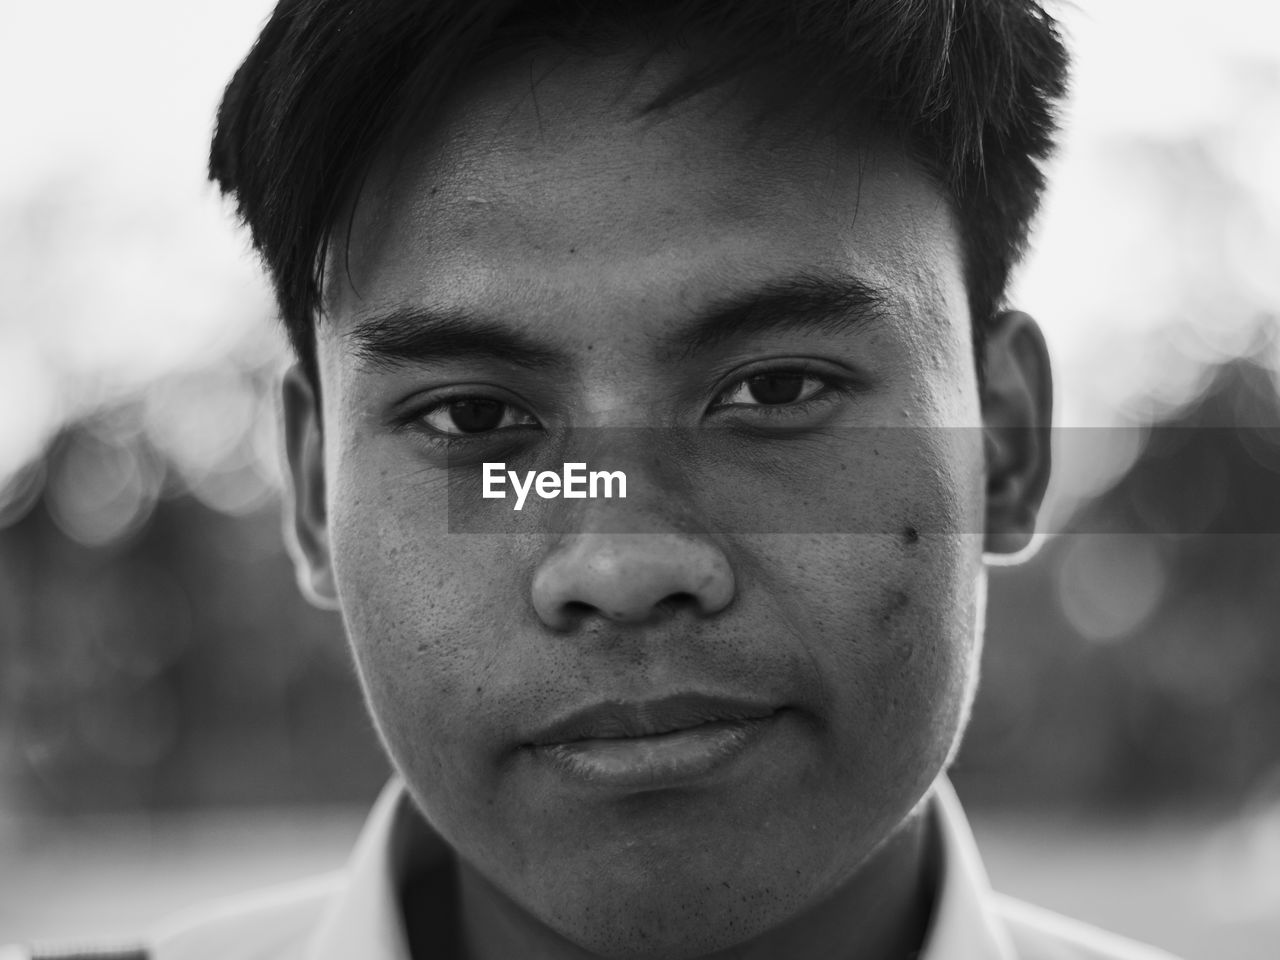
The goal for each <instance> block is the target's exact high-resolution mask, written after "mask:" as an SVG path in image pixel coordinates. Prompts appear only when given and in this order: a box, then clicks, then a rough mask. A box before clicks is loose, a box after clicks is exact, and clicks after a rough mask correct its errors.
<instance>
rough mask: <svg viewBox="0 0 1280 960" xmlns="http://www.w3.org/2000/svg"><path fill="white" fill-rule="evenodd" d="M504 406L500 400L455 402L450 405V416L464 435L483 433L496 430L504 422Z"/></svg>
mask: <svg viewBox="0 0 1280 960" xmlns="http://www.w3.org/2000/svg"><path fill="white" fill-rule="evenodd" d="M503 406H505V404H503V403H502V402H501V401H499V400H484V399H476V400H455V401H454V402H453V403H451V404H449V416H450V417H452V418H453V425H454V426H455V427H457V428H458V429H459V430H461V431H462V432H463V433H482V432H483V431H485V430H494V429H496V428H497V426H498V424H500V423H501V422H502V408H503Z"/></svg>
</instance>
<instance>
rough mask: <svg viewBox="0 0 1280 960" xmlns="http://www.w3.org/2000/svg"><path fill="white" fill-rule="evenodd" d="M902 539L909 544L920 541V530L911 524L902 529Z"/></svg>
mask: <svg viewBox="0 0 1280 960" xmlns="http://www.w3.org/2000/svg"><path fill="white" fill-rule="evenodd" d="M902 540H903V542H904V543H907V544H914V543H919V542H920V531H919V530H917V529H916V528H915V527H910V526H909V527H906V528H905V529H904V530H903V531H902Z"/></svg>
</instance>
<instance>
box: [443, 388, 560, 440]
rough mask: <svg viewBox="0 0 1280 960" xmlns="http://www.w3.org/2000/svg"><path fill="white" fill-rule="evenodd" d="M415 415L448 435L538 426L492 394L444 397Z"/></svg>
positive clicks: (515, 408)
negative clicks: (486, 395)
mask: <svg viewBox="0 0 1280 960" xmlns="http://www.w3.org/2000/svg"><path fill="white" fill-rule="evenodd" d="M418 419H419V420H420V421H421V422H422V423H423V424H425V425H426V426H427V427H429V428H430V429H431V430H433V431H435V432H436V433H439V434H444V435H445V436H450V437H459V436H467V435H472V434H478V433H490V432H492V431H494V430H505V429H508V428H511V427H536V426H538V421H537V420H535V419H534V418H533V415H532V414H530V413H528V412H527V411H525V410H522V409H521V408H520V407H517V406H515V405H514V404H511V403H504V402H503V401H501V400H495V399H493V398H492V397H458V398H455V399H450V400H444V401H441V402H440V403H437V404H434V405H433V406H430V407H428V408H427V409H426V410H424V411H423V412H422V413H420V414H419V415H418Z"/></svg>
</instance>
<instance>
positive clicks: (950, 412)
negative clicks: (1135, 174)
mask: <svg viewBox="0 0 1280 960" xmlns="http://www.w3.org/2000/svg"><path fill="white" fill-rule="evenodd" d="M665 69H666V68H664V67H663V66H661V65H656V66H653V67H651V68H649V70H648V72H647V73H645V74H644V75H642V76H641V77H640V78H639V79H637V78H636V77H635V76H634V75H633V74H632V73H631V72H629V69H628V68H627V66H626V64H625V62H624V61H623V60H621V59H619V60H616V61H614V60H592V61H583V62H567V63H564V64H561V65H560V66H559V67H558V68H557V69H556V70H554V71H551V72H549V73H548V74H547V75H545V76H541V71H540V70H539V69H538V68H535V72H537V73H539V79H538V81H537V82H536V84H535V85H533V86H532V87H531V80H530V77H531V72H530V67H529V65H528V64H527V63H526V64H524V65H522V66H521V67H519V68H513V69H509V70H503V71H495V72H493V73H492V74H490V75H488V76H487V77H486V78H484V79H483V81H477V82H476V83H474V84H472V85H471V86H470V87H469V88H467V89H466V90H465V91H463V93H462V94H460V95H459V96H458V97H457V98H456V99H455V101H454V102H453V104H452V107H451V110H450V112H449V113H448V114H447V115H446V116H445V118H444V119H443V121H441V122H439V123H437V124H435V125H434V126H433V129H432V131H431V133H430V135H429V136H424V137H423V138H422V139H420V140H419V141H418V142H417V143H416V145H414V146H413V147H412V148H410V149H408V150H407V151H406V152H404V153H403V154H402V155H400V156H398V157H396V158H394V160H388V161H387V162H385V163H383V164H382V166H381V167H380V168H379V170H378V171H377V172H376V173H375V176H374V178H373V179H372V180H371V182H370V186H369V187H368V189H367V190H366V193H365V195H364V199H363V200H362V202H361V204H360V206H359V208H358V209H357V213H356V216H355V219H354V226H353V229H352V232H351V235H350V237H349V238H345V239H347V240H349V262H344V259H343V257H341V256H337V257H335V258H334V259H333V261H332V264H333V265H332V266H331V269H330V271H329V274H330V278H331V288H330V290H329V312H328V314H327V315H326V317H325V319H324V320H323V321H322V322H321V323H320V325H319V327H318V330H317V336H318V359H319V366H320V370H321V383H322V393H323V401H322V406H323V411H322V417H323V430H322V431H321V430H320V429H319V427H318V425H317V423H316V421H315V418H314V416H313V415H312V414H311V413H310V412H309V411H308V408H307V405H306V403H305V402H304V400H302V399H299V398H300V397H302V388H301V387H300V386H299V381H298V380H297V379H296V378H295V380H294V384H293V387H292V388H291V389H292V391H293V393H292V399H291V400H287V402H288V403H289V405H290V408H289V411H288V429H289V432H290V447H291V456H292V459H293V472H294V479H295V484H296V485H297V487H298V500H299V507H298V514H299V516H298V522H299V529H300V539H301V540H302V542H303V549H304V552H305V554H306V562H307V565H308V569H309V575H310V577H311V580H312V583H313V585H314V588H315V589H316V591H317V592H319V593H320V594H322V595H323V594H331V595H333V596H334V598H335V600H336V602H337V603H338V604H339V605H340V607H341V610H342V613H343V616H344V618H345V621H346V626H347V630H348V632H349V635H350V640H351V643H352V646H353V649H354V652H355V657H356V660H357V663H358V667H359V672H360V676H361V678H362V681H363V684H364V688H365V690H366V693H367V696H368V701H369V704H370V708H371V710H372V713H373V715H374V717H375V720H376V723H377V726H378V729H379V731H380V732H381V735H382V737H383V739H384V741H385V743H386V746H387V748H388V750H389V752H390V754H391V757H392V759H393V761H394V764H395V766H396V768H397V769H398V770H399V771H400V772H401V774H402V775H403V776H404V778H405V780H406V781H407V784H408V786H409V789H410V791H411V793H412V795H413V796H414V798H415V799H416V800H417V802H418V803H419V805H420V807H421V808H422V809H423V810H424V811H425V813H426V814H427V816H428V817H429V819H430V820H431V822H432V823H433V824H434V826H435V827H436V828H437V829H438V830H439V831H440V833H441V834H442V835H443V836H444V837H445V838H446V839H447V840H448V842H449V843H450V844H451V845H452V846H453V847H454V848H455V849H456V850H457V851H458V853H459V854H460V856H461V858H462V859H463V861H464V862H466V863H467V864H469V865H470V866H471V867H472V868H474V869H475V870H476V871H477V872H478V873H479V874H480V875H482V876H483V877H485V878H486V879H487V881H488V882H490V883H491V884H492V885H493V886H494V887H496V889H498V890H500V891H501V892H502V893H504V894H505V895H506V896H507V897H509V898H510V900H511V901H513V902H514V903H516V904H518V905H519V906H521V907H523V908H524V909H525V910H527V911H529V912H530V913H532V914H533V915H534V916H536V917H537V918H539V919H541V920H542V921H544V922H545V923H546V924H547V925H549V926H550V927H552V928H553V929H555V930H556V931H558V932H559V933H561V934H562V935H564V936H567V937H568V938H569V939H570V940H573V941H575V942H577V943H578V944H580V945H582V946H585V947H587V948H589V949H592V950H595V951H599V952H602V953H608V954H614V955H624V954H628V953H631V954H637V953H644V952H646V951H652V952H655V953H661V952H662V951H663V950H668V951H670V952H673V953H678V954H681V955H693V954H696V953H698V952H702V951H706V950H711V949H714V948H718V947H724V946H726V945H729V944H732V943H735V942H740V941H742V940H744V939H747V938H749V937H751V936H752V935H754V934H756V933H758V932H760V931H762V930H765V929H767V928H769V927H771V926H774V925H776V924H778V923H780V922H781V921H783V920H785V919H786V918H788V917H790V916H792V915H794V914H796V913H797V912H798V911H800V910H801V909H803V908H804V907H805V906H806V905H808V904H811V903H814V902H816V901H817V900H818V899H820V898H822V897H824V896H826V895H828V894H830V893H831V892H832V891H833V890H834V889H836V888H837V886H839V885H840V884H841V883H842V882H844V881H845V880H846V879H848V878H849V877H850V876H851V875H852V874H853V873H854V872H855V871H856V870H857V868H858V867H859V865H860V864H861V863H863V862H864V860H866V858H867V857H868V856H869V854H871V853H872V851H873V850H874V849H875V848H876V847H877V845H878V844H880V843H881V842H882V841H883V840H884V839H885V838H887V837H889V836H891V835H892V834H893V833H894V831H895V830H896V829H897V828H898V826H899V825H900V824H901V823H902V822H903V820H904V817H906V816H907V815H908V814H909V813H910V811H911V810H912V809H913V808H914V807H915V806H916V805H917V803H918V802H919V800H920V799H921V797H922V796H923V795H924V794H925V792H926V791H927V789H928V787H929V785H930V783H931V781H933V780H934V778H935V777H936V776H937V774H938V773H939V771H940V770H941V769H942V768H943V766H944V764H945V762H946V759H947V757H948V755H949V753H950V752H951V750H952V748H953V746H954V745H955V743H956V741H957V739H958V737H959V734H960V731H961V728H962V726H963V719H964V717H965V714H966V709H967V706H968V702H969V699H970V696H971V692H972V686H973V681H974V676H975V669H976V663H977V659H978V650H979V646H980V641H979V636H980V634H979V631H978V629H977V627H976V623H977V621H978V618H979V617H980V614H981V596H982V587H983V572H982V565H981V551H982V540H981V537H980V536H978V535H977V533H978V531H980V530H981V529H982V527H983V510H984V483H985V474H984V462H983V449H982V443H981V437H980V435H979V433H978V431H976V430H971V431H953V430H946V429H933V428H942V427H955V426H971V427H973V426H978V425H979V424H980V422H981V419H980V418H981V414H980V409H979V399H978V392H977V387H976V383H975V373H974V361H973V356H972V347H971V340H970V324H969V315H968V310H967V307H966V300H965V291H964V288H963V285H962V280H961V272H960V257H959V251H958V249H957V243H956V239H955V233H954V229H953V226H952V222H951V218H950V214H949V209H948V206H947V204H946V203H945V202H944V200H943V198H942V196H941V194H940V193H939V192H938V190H937V189H936V188H934V187H933V186H931V185H930V184H929V183H928V182H927V181H926V179H925V178H924V177H923V176H922V175H921V174H920V173H919V172H917V170H916V169H915V168H914V167H913V166H912V165H911V164H910V163H909V162H908V161H907V160H906V159H905V157H904V156H903V155H902V154H901V153H900V152H898V151H897V150H896V149H894V148H893V147H891V146H889V145H887V144H885V143H883V142H882V141H880V140H878V139H874V138H866V139H862V140H858V139H856V138H847V139H845V140H842V141H841V142H836V141H835V140H834V139H827V138H824V137H816V136H815V137H809V138H799V137H796V136H794V135H787V134H784V133H783V132H782V131H781V129H780V128H778V127H776V126H774V127H770V126H766V127H764V128H755V129H748V124H747V121H746V114H745V111H744V109H743V108H742V107H741V106H740V105H737V104H735V103H734V102H733V101H732V100H725V101H721V100H718V99H716V98H714V97H701V98H698V99H695V100H694V101H691V102H690V103H688V104H685V105H683V106H681V107H679V108H677V109H676V110H675V111H674V112H672V113H669V114H665V115H663V116H662V117H661V118H659V119H656V120H654V119H650V120H646V121H638V120H635V119H633V116H632V108H633V107H634V105H635V104H637V103H639V102H641V101H642V100H643V99H644V98H645V97H646V96H647V95H649V94H651V93H652V92H653V90H654V89H655V86H654V85H655V84H657V83H658V82H660V81H661V80H662V79H665V78H666V76H667V74H666V73H665ZM798 277H799V278H810V279H812V278H822V279H823V283H820V284H818V287H817V288H818V289H821V290H828V292H829V286H830V285H827V284H826V281H832V283H835V284H838V283H840V282H852V281H856V282H858V283H861V284H864V285H868V286H869V287H871V288H874V289H875V290H877V291H879V292H880V293H881V294H882V295H883V297H884V302H883V304H882V306H881V307H880V308H879V310H878V311H873V310H865V309H861V310H860V309H854V308H851V309H849V310H848V311H847V314H846V315H845V316H844V317H843V318H840V317H837V316H834V315H833V314H832V313H831V311H830V310H827V311H826V313H825V314H823V316H821V317H816V318H815V317H814V316H810V315H806V314H805V313H804V311H803V310H801V311H800V312H797V313H796V314H794V315H788V314H787V313H785V312H783V313H781V314H779V313H778V312H777V310H776V309H774V310H773V311H772V312H770V311H768V310H763V311H757V313H756V314H754V316H755V317H756V318H757V319H756V320H754V321H752V322H751V323H743V324H741V325H739V326H738V327H733V326H732V325H731V326H729V327H725V326H724V325H721V326H719V327H717V328H716V329H717V332H716V335H714V336H703V337H700V338H691V336H690V333H691V332H692V331H693V330H694V329H695V328H698V329H702V330H703V332H705V331H706V330H707V329H708V328H707V326H706V324H705V323H704V321H705V320H706V318H707V315H708V314H709V313H712V312H714V311H715V309H716V308H717V307H718V306H723V305H724V304H725V303H726V302H730V301H734V302H737V301H743V302H746V301H751V300H752V299H753V298H757V299H758V298H759V297H758V295H760V294H761V292H762V291H764V292H768V291H771V290H772V291H776V290H778V289H791V290H794V289H798V287H797V283H796V278H798ZM800 286H801V287H803V284H800ZM806 289H808V288H806ZM775 307H776V301H775ZM389 314H396V315H397V317H398V324H397V325H394V327H393V328H389V326H388V324H387V323H386V322H385V318H386V317H387V316H388V315H389ZM441 317H444V318H446V319H447V320H448V322H447V323H446V324H445V326H444V327H439V324H440V322H441V321H440V318H441ZM477 318H480V319H481V321H482V323H483V324H484V325H485V326H484V328H483V330H482V331H481V332H482V333H483V335H482V336H480V337H472V336H470V335H469V333H470V331H471V326H469V325H472V324H474V323H475V322H476V319H477ZM760 318H764V319H760ZM415 323H419V324H420V325H421V326H422V328H423V329H424V330H426V329H428V328H430V329H432V330H433V331H434V332H433V336H434V337H435V339H434V340H432V341H431V342H434V343H438V344H439V345H440V350H439V352H438V353H433V354H431V355H428V356H421V357H419V359H417V360H411V359H406V358H405V357H404V356H400V357H399V359H396V360H395V362H388V357H389V354H390V353H398V354H402V355H404V354H412V353H414V351H415V350H420V348H421V343H420V342H415V341H414V335H413V325H414V324H415ZM433 324H434V325H436V326H435V327H432V325H433ZM700 324H702V326H701V327H699V325H700ZM389 329H391V332H393V333H395V335H396V336H395V337H391V336H390V335H389V333H388V330H389ZM397 338H398V339H397ZM511 338H518V340H519V341H520V342H521V343H523V344H524V345H525V346H532V345H536V347H537V348H538V351H537V357H538V359H539V364H537V365H529V364H526V363H523V362H521V360H520V356H521V354H519V353H517V354H516V355H510V354H508V353H506V352H504V349H503V346H504V343H505V341H506V340H507V339H511ZM392 340H395V342H394V343H393V342H391V341H392ZM406 344H407V345H406ZM524 355H525V356H533V355H534V353H533V352H528V353H526V354H524ZM570 427H572V428H574V429H575V430H579V429H581V428H589V429H585V430H583V431H582V434H581V435H583V436H585V435H587V434H589V435H590V436H591V437H592V438H593V439H592V441H591V442H592V448H591V453H590V454H589V455H587V456H586V459H587V460H588V466H589V467H590V468H591V469H608V470H613V469H624V470H625V472H626V474H627V484H628V495H627V499H625V500H618V499H612V500H605V499H600V500H590V499H588V500H564V499H561V500H556V501H548V502H546V503H542V502H540V501H539V502H538V503H536V504H535V503H534V502H533V501H534V499H536V497H535V495H531V499H530V502H529V504H528V505H527V506H526V508H525V509H526V510H527V511H529V514H528V515H526V514H524V513H520V514H517V513H516V512H514V511H512V510H511V501H509V500H508V501H505V502H504V501H497V502H496V506H495V504H494V503H489V504H488V505H487V509H489V510H496V509H498V508H499V507H500V508H501V510H502V511H504V512H503V513H502V514H501V516H503V517H508V518H509V523H510V527H509V528H508V529H506V530H504V531H499V532H487V533H460V532H451V531H450V523H449V520H450V513H449V498H450V497H451V496H453V497H457V496H459V494H458V489H459V487H458V485H457V484H456V483H453V482H451V481H450V480H449V479H447V477H448V471H447V464H448V460H449V458H450V457H453V458H454V459H455V462H456V460H457V459H458V457H459V450H462V451H464V452H463V454H462V459H466V460H468V462H474V469H473V470H472V474H471V476H472V481H471V482H472V483H473V485H474V488H476V489H478V485H479V462H480V461H483V460H506V461H511V465H512V466H515V465H517V463H519V462H520V458H521V457H522V456H528V457H536V456H539V455H540V451H541V461H540V462H541V464H542V465H545V464H546V463H548V462H551V461H552V460H554V462H555V465H556V466H557V467H558V466H559V463H560V462H561V460H566V461H572V460H581V459H584V457H583V456H579V455H574V449H573V447H572V444H573V440H572V437H573V436H574V435H575V434H574V433H572V432H570V431H568V428H570ZM884 427H894V428H899V427H903V428H912V429H909V430H898V431H894V432H893V433H892V436H894V437H896V438H897V439H895V440H893V441H892V442H886V439H885V438H886V437H887V436H889V435H890V434H889V433H888V432H887V431H877V430H863V429H861V428H884ZM635 428H644V432H643V436H645V437H646V438H648V439H647V440H646V445H647V446H646V449H644V450H637V449H636V443H635V440H634V438H635V437H636V436H637V435H638V434H637V433H636V432H635ZM700 432H701V433H704V434H705V436H706V438H707V439H706V448H705V450H702V451H700V450H698V449H696V446H697V445H698V444H699V443H700V441H699V440H698V436H699V433H700ZM668 436H669V437H671V441H670V442H669V443H668V442H666V441H665V440H664V439H663V438H664V437H668ZM566 438H568V439H566ZM610 438H615V440H616V442H615V440H611V439H610ZM627 438H631V439H630V440H628V439H627ZM677 438H679V439H677ZM690 438H692V439H690ZM555 444H561V446H554V445H555ZM691 444H692V446H691ZM551 451H554V454H555V455H554V457H553V456H552V454H551ZM562 452H563V453H564V455H563V456H561V453H562ZM578 452H579V453H580V452H581V451H578ZM456 469H457V468H456V467H455V471H456ZM502 522H508V521H502ZM553 527H554V529H555V530H556V531H557V532H555V533H553V532H550V531H551V530H552V528H553ZM566 531H568V532H566ZM637 531H642V532H637ZM788 531H791V532H788ZM671 698H675V699H671ZM582 710H586V711H587V713H586V714H585V715H581V716H579V711H582ZM593 711H594V712H593ZM575 717H576V719H574V718H575ZM566 718H570V719H569V722H568V723H567V724H562V723H561V721H564V720H565V719H566ZM557 724H560V726H559V729H557ZM673 728H674V732H672V731H673Z"/></svg>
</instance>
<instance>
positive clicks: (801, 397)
mask: <svg viewBox="0 0 1280 960" xmlns="http://www.w3.org/2000/svg"><path fill="white" fill-rule="evenodd" d="M826 387H827V382H826V381H825V380H824V379H822V378H821V377H816V376H814V375H813V374H811V373H805V372H804V371H803V370H770V371H768V372H766V373H755V374H752V375H751V376H749V377H747V378H745V379H743V380H740V381H738V383H736V384H735V385H734V386H732V387H730V388H729V389H728V390H726V391H725V392H724V393H722V394H721V395H720V399H719V401H718V403H717V405H718V406H721V407H776V406H782V405H785V404H789V403H803V402H804V401H805V400H808V399H810V398H811V397H814V396H816V395H817V394H819V393H821V392H822V391H823V390H824V389H826Z"/></svg>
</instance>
